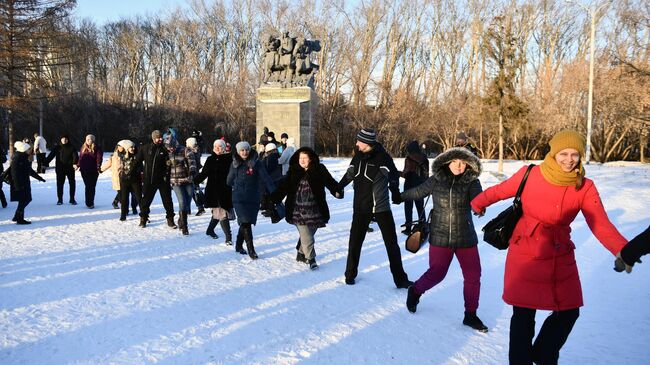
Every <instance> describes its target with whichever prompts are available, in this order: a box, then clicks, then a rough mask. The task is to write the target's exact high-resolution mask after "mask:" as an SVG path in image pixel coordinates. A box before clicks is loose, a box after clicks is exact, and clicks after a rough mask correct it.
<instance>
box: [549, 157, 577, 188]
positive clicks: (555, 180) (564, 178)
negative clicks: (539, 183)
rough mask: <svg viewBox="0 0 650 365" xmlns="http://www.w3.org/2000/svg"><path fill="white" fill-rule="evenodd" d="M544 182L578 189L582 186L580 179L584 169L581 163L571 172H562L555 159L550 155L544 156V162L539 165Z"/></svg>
mask: <svg viewBox="0 0 650 365" xmlns="http://www.w3.org/2000/svg"><path fill="white" fill-rule="evenodd" d="M539 169H540V171H541V172H542V176H543V177H544V180H546V181H548V182H549V183H551V184H553V185H557V186H575V187H576V188H580V187H581V186H582V178H583V177H584V176H585V169H584V168H583V167H582V163H579V164H578V166H577V167H576V168H575V169H574V170H573V171H571V172H564V171H563V170H562V168H561V167H560V165H559V164H558V163H557V162H556V161H555V157H553V156H551V154H550V153H548V154H547V155H546V157H545V158H544V161H542V163H541V164H540V165H539Z"/></svg>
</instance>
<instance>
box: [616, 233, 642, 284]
mask: <svg viewBox="0 0 650 365" xmlns="http://www.w3.org/2000/svg"><path fill="white" fill-rule="evenodd" d="M648 253H650V227H648V228H646V230H645V231H643V232H641V233H639V234H638V235H637V236H636V237H634V238H632V239H631V240H630V242H628V243H627V244H626V245H625V247H623V249H622V250H621V252H619V253H618V255H616V261H614V270H616V271H617V272H622V271H623V270H625V271H626V272H627V273H628V274H629V273H630V272H631V271H632V267H633V266H634V264H635V263H641V259H640V258H641V256H643V255H646V254H648Z"/></svg>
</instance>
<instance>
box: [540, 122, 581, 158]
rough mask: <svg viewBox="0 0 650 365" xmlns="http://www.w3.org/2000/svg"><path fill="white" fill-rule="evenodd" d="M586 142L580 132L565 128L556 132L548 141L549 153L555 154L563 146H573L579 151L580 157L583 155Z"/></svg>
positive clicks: (563, 147)
mask: <svg viewBox="0 0 650 365" xmlns="http://www.w3.org/2000/svg"><path fill="white" fill-rule="evenodd" d="M586 143H587V142H586V141H585V137H583V136H582V134H580V133H578V132H576V131H572V130H568V129H566V130H563V131H560V132H557V133H556V134H555V135H554V136H553V138H551V141H550V142H548V144H549V145H550V146H551V150H550V151H549V155H551V156H555V154H557V153H558V152H560V151H562V150H563V149H565V148H573V149H575V150H577V151H578V152H580V156H581V157H584V156H585V145H586Z"/></svg>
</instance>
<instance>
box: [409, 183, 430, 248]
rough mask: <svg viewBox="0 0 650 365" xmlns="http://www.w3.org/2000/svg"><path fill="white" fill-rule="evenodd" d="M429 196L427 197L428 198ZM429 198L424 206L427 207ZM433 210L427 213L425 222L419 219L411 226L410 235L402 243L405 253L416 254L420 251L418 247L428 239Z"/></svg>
mask: <svg viewBox="0 0 650 365" xmlns="http://www.w3.org/2000/svg"><path fill="white" fill-rule="evenodd" d="M430 196H431V195H429V197H430ZM429 197H427V200H426V201H425V202H424V206H425V207H426V206H427V203H428V202H429ZM432 212H433V209H431V211H430V212H429V217H428V218H427V219H426V220H423V219H420V220H418V221H417V222H415V224H414V225H413V227H412V229H411V233H410V234H409V236H408V237H407V238H406V242H404V248H406V251H408V252H411V253H417V252H418V251H419V250H420V247H422V246H423V245H424V242H426V241H427V239H428V238H429V223H431V213H432Z"/></svg>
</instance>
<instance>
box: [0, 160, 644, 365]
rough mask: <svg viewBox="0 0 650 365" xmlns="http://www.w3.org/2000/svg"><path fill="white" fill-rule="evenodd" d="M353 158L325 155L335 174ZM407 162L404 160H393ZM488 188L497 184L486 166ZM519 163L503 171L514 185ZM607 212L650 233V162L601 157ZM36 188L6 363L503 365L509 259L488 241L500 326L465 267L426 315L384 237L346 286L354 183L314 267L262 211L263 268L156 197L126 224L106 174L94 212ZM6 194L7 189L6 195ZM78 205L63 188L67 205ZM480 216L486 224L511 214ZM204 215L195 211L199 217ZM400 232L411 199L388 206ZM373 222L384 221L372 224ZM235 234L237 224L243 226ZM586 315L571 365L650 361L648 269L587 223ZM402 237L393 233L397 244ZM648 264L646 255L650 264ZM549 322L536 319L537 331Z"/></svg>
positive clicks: (17, 261) (11, 281)
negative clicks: (477, 296) (140, 217)
mask: <svg viewBox="0 0 650 365" xmlns="http://www.w3.org/2000/svg"><path fill="white" fill-rule="evenodd" d="M348 162H349V160H348V159H334V158H327V159H325V164H326V165H327V166H328V168H329V169H330V171H332V173H333V175H334V176H335V178H339V177H340V176H341V175H342V173H343V171H344V169H345V168H346V166H347V164H348ZM396 163H397V165H398V168H401V166H402V164H403V161H402V160H397V161H396ZM484 164H485V170H486V172H485V173H484V174H483V175H482V178H481V180H482V183H483V186H484V188H486V187H489V186H491V185H494V184H495V183H497V182H498V179H497V178H496V176H497V175H496V174H494V171H496V167H497V166H496V162H495V161H484ZM522 164H523V162H519V161H512V162H507V163H506V165H505V170H506V171H505V172H506V174H507V175H508V176H510V175H511V174H512V173H513V172H514V171H516V169H518V168H519V167H520V166H522ZM587 175H588V177H590V178H592V179H594V180H595V182H596V186H597V187H598V189H599V190H600V192H601V196H602V198H603V201H604V204H605V207H606V208H607V211H608V213H609V216H610V218H611V219H612V221H613V222H614V224H615V225H616V226H617V227H618V228H619V230H620V231H621V232H622V233H623V235H625V236H626V237H628V238H632V237H633V236H634V235H636V234H637V233H638V232H640V231H642V230H643V229H644V228H645V227H647V226H648V224H650V209H649V208H650V206H649V205H648V202H649V201H650V166H649V165H641V164H636V163H609V164H605V165H600V164H592V165H589V166H587ZM44 177H45V178H46V179H47V182H46V183H39V182H37V181H34V180H32V189H33V195H34V201H33V202H32V203H31V204H30V205H29V206H28V207H27V212H26V216H27V218H28V219H30V220H32V221H33V224H32V225H30V226H18V225H16V224H13V223H12V222H11V217H12V216H13V213H14V209H15V203H12V204H11V205H10V206H9V207H8V208H7V209H0V364H4V365H6V364H68V363H70V364H145V363H162V364H295V363H304V364H327V365H331V364H385V363H389V364H503V363H506V362H507V353H508V327H509V319H510V315H511V308H510V307H509V306H507V305H505V304H504V303H503V301H502V300H501V290H502V285H503V284H502V283H503V266H504V260H505V253H504V252H499V251H497V250H495V249H494V248H492V247H490V246H489V245H486V244H484V243H481V244H480V245H479V250H480V254H481V258H482V266H483V276H482V290H481V302H480V308H479V312H478V314H479V316H480V317H481V318H482V319H483V321H484V322H485V324H486V325H487V326H488V327H489V328H490V332H488V333H486V334H484V333H478V332H476V331H473V330H471V329H469V328H468V327H466V326H463V325H462V323H461V321H462V316H463V298H462V285H463V282H462V276H461V272H460V268H459V266H458V263H457V262H456V261H454V262H453V264H452V267H451V269H450V271H449V273H448V275H447V278H446V279H445V280H444V281H443V282H442V283H441V284H440V285H438V286H437V287H435V288H434V289H432V290H431V291H429V292H427V293H426V294H425V295H424V296H423V297H422V299H421V302H420V305H419V306H418V312H417V313H416V314H410V313H409V312H408V311H407V310H406V307H405V304H404V303H405V299H406V290H400V289H396V288H395V286H394V285H393V283H392V280H391V276H390V272H389V268H388V260H387V256H386V252H385V249H384V246H383V241H382V239H381V234H380V233H379V230H375V232H373V233H369V234H368V236H367V238H366V241H365V244H364V247H363V252H362V256H361V264H360V268H359V269H360V272H359V276H358V278H357V285H354V286H347V285H345V284H344V282H343V272H344V270H345V262H346V254H347V242H348V232H349V229H350V221H351V216H352V196H353V193H352V187H351V186H349V187H348V188H347V189H346V197H345V199H344V200H336V199H333V198H332V197H329V198H328V200H329V203H330V209H331V212H332V220H331V222H330V224H329V225H328V226H327V227H326V228H323V229H321V230H319V231H318V233H317V235H316V240H317V241H316V250H317V259H318V263H319V264H320V269H318V270H316V271H310V270H309V269H308V268H307V267H306V266H305V265H304V264H299V263H297V262H296V261H295V250H294V245H295V242H296V240H297V239H298V233H297V231H296V229H295V228H294V227H293V226H291V225H288V224H287V223H286V222H284V221H283V222H281V223H278V224H271V222H270V220H269V219H267V218H263V217H261V219H260V220H259V221H258V224H257V226H256V227H254V230H253V231H254V236H255V245H256V248H257V252H258V254H259V255H260V259H259V260H257V261H254V262H253V261H251V260H250V259H249V258H248V257H247V256H241V255H239V254H236V253H235V252H234V249H233V247H232V246H225V245H224V240H223V234H222V233H221V231H220V230H219V229H217V232H218V234H219V235H220V236H221V237H220V238H219V239H218V240H212V239H210V238H209V237H208V236H206V235H205V234H204V231H205V227H206V226H207V222H208V219H209V218H208V217H207V216H205V215H204V216H201V217H194V216H192V217H190V220H189V224H190V236H189V237H182V236H181V235H180V233H179V232H178V231H177V230H171V229H169V228H167V227H166V226H165V224H164V211H163V208H162V204H161V202H160V200H159V199H158V198H157V199H156V201H154V204H153V205H152V216H151V224H150V225H149V226H148V227H147V228H145V229H142V228H139V227H138V221H137V218H136V217H133V216H129V217H128V220H127V221H126V222H120V221H118V213H117V211H116V210H113V209H112V207H111V205H110V203H111V200H112V199H113V196H114V192H113V191H112V190H111V184H110V173H109V172H107V173H104V174H103V175H101V176H100V179H99V183H98V187H97V198H96V202H95V204H96V208H95V209H94V210H88V209H86V208H85V206H84V204H83V195H84V194H83V191H84V188H83V182H82V179H81V176H80V175H79V174H78V173H77V196H76V198H77V201H78V202H79V203H80V204H79V205H77V206H71V205H68V204H64V205H63V206H56V205H55V202H56V184H55V176H54V172H53V171H52V170H49V171H48V172H47V173H46V174H45V175H44ZM4 191H5V193H6V194H8V187H7V186H6V185H5V186H4ZM67 200H68V196H67V187H66V195H65V197H64V201H67ZM506 204H507V203H505V202H502V203H501V205H498V206H494V207H491V208H489V209H488V212H487V214H486V216H485V217H483V218H481V219H476V218H475V219H476V223H477V227H479V228H480V227H482V226H483V225H484V224H485V223H486V222H487V221H488V220H489V219H490V218H491V217H493V216H494V215H496V214H497V213H498V212H499V211H501V210H502V209H503V207H505V206H506ZM194 209H195V208H194ZM393 213H394V215H395V220H396V222H397V224H398V225H399V224H401V223H402V222H403V216H404V213H403V208H402V206H393ZM375 227H376V226H375ZM233 228H234V231H235V232H236V230H237V228H236V224H235V225H234V226H233ZM572 228H573V238H574V241H575V243H576V245H577V246H578V248H577V250H576V256H577V260H578V266H579V268H580V274H581V278H582V283H583V291H584V297H585V304H586V305H585V307H583V308H582V310H581V316H580V318H579V319H578V322H577V324H576V326H575V328H574V331H573V333H572V334H571V336H570V337H569V340H568V342H567V344H566V345H565V346H564V348H563V350H562V352H561V358H560V361H561V363H564V364H616V363H618V364H645V363H647V361H648V358H649V357H650V346H648V335H647V333H648V328H650V289H649V286H648V281H649V279H650V263H645V264H641V265H637V266H635V268H634V272H633V273H632V274H631V275H627V274H624V273H623V274H619V273H616V272H614V271H613V270H612V266H613V257H612V256H611V254H610V253H609V252H608V251H606V250H605V249H604V248H603V247H602V246H601V245H600V244H599V243H598V241H597V240H596V239H595V238H594V237H593V236H592V235H591V233H590V232H589V229H588V227H587V226H586V223H585V221H584V219H583V217H582V215H579V216H578V219H577V220H576V222H574V224H573V225H572ZM404 238H405V237H404V236H403V235H401V234H400V235H399V239H400V245H401V246H403V241H404ZM426 251H427V250H421V252H420V253H418V254H417V255H413V254H410V253H408V252H406V251H404V250H403V251H402V259H403V262H404V267H405V270H406V271H407V273H408V274H409V276H410V278H411V279H412V280H415V279H417V278H418V277H419V276H420V275H421V274H422V273H423V272H424V271H425V269H426V268H427V253H426ZM648 259H649V260H650V258H648ZM546 315H547V313H543V312H540V313H538V315H537V324H538V329H539V326H540V325H541V323H542V321H543V318H544V316H546Z"/></svg>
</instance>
